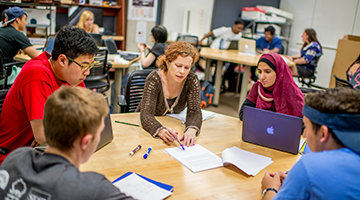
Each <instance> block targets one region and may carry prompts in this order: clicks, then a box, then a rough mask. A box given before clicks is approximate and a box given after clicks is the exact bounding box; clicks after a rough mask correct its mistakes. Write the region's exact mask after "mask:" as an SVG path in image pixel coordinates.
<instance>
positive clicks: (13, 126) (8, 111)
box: [0, 26, 98, 163]
mask: <svg viewBox="0 0 360 200" xmlns="http://www.w3.org/2000/svg"><path fill="white" fill-rule="evenodd" d="M97 51H98V47H97V46H96V44H95V41H94V40H93V38H92V37H91V36H90V35H89V34H87V33H86V32H85V31H84V30H83V29H80V28H75V27H71V26H65V27H63V28H61V30H60V31H59V33H58V34H57V36H56V39H55V44H54V50H53V51H52V55H50V54H48V53H47V52H44V53H42V54H40V55H39V56H37V57H35V58H33V59H31V60H29V61H28V62H27V63H26V64H25V65H24V66H23V68H22V70H21V72H20V74H19V75H18V76H17V78H16V80H15V82H14V84H13V85H12V87H11V89H10V90H9V92H8V94H7V96H6V98H5V101H4V104H3V108H2V113H1V115H0V163H2V161H3V160H4V159H5V157H6V155H7V154H8V153H9V152H10V151H13V150H14V149H16V148H18V147H22V146H36V145H38V144H43V143H45V136H44V127H43V114H44V106H45V102H46V99H47V98H48V97H49V96H50V95H51V94H52V93H53V92H54V91H55V90H57V89H58V88H59V87H60V86H61V85H71V86H80V87H85V84H84V82H83V81H84V79H85V78H86V76H87V75H89V73H90V68H92V67H93V66H94V65H95V63H94V56H95V54H96V53H97ZM64 109H66V107H64Z"/></svg>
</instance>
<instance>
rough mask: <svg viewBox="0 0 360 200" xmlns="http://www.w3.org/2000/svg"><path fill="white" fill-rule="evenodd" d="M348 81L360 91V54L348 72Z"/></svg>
mask: <svg viewBox="0 0 360 200" xmlns="http://www.w3.org/2000/svg"><path fill="white" fill-rule="evenodd" d="M346 75H347V79H348V81H350V83H351V85H353V86H354V88H357V89H360V54H359V57H358V58H357V59H356V60H355V61H354V62H353V63H352V64H351V65H350V67H349V68H348V70H347V71H346Z"/></svg>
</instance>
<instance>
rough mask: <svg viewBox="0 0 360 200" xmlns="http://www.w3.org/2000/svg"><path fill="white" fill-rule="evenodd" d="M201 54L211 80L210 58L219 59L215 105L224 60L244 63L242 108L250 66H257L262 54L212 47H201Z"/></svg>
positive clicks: (241, 93)
mask: <svg viewBox="0 0 360 200" xmlns="http://www.w3.org/2000/svg"><path fill="white" fill-rule="evenodd" d="M200 56H201V57H203V58H205V59H206V68H205V79H206V80H209V78H210V75H211V73H210V72H211V70H210V59H212V60H217V64H216V77H215V93H214V101H213V104H214V105H218V104H219V99H220V87H221V75H222V68H223V62H224V61H226V62H232V63H238V64H239V65H244V74H243V79H242V82H241V92H240V100H239V106H238V110H240V108H241V105H242V103H243V102H244V101H245V99H246V95H247V90H248V77H249V75H250V68H251V66H257V63H258V61H259V59H260V56H261V55H255V56H252V55H240V54H239V53H238V51H237V50H218V49H211V48H209V47H204V48H201V51H200ZM287 64H288V65H289V66H295V63H294V62H289V63H287ZM238 80H239V79H238ZM236 91H237V90H236Z"/></svg>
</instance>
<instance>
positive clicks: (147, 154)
mask: <svg viewBox="0 0 360 200" xmlns="http://www.w3.org/2000/svg"><path fill="white" fill-rule="evenodd" d="M151 149H152V147H149V148H148V150H147V151H146V153H145V154H144V156H143V157H144V159H146V158H147V157H148V156H149V154H150V151H151Z"/></svg>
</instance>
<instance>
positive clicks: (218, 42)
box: [199, 19, 244, 92]
mask: <svg viewBox="0 0 360 200" xmlns="http://www.w3.org/2000/svg"><path fill="white" fill-rule="evenodd" d="M243 28H244V22H243V21H242V20H241V19H238V20H236V21H235V22H234V25H233V26H232V27H220V28H217V29H214V30H212V31H210V32H209V33H207V34H206V35H205V36H204V37H203V38H201V40H200V41H199V45H201V43H202V41H203V40H204V39H205V38H208V37H210V36H215V37H216V39H215V40H214V41H213V42H212V44H211V45H210V48H212V49H228V48H229V45H230V43H231V41H232V40H239V39H240V38H241V35H242V34H241V31H242V30H243ZM237 65H238V64H237V63H230V64H229V66H228V67H227V69H226V71H225V73H224V79H223V83H222V84H223V85H224V87H225V84H224V80H225V79H227V80H228V86H229V87H228V89H227V91H229V92H235V90H236V79H235V72H234V70H235V67H236V66H237ZM215 72H216V70H215ZM214 79H215V75H214ZM214 82H215V81H214Z"/></svg>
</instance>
